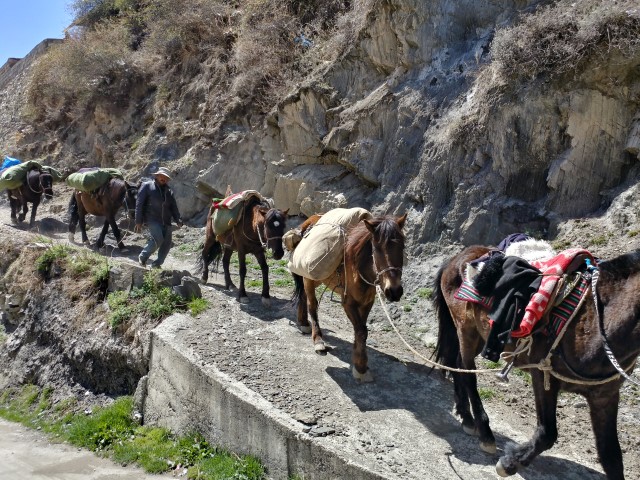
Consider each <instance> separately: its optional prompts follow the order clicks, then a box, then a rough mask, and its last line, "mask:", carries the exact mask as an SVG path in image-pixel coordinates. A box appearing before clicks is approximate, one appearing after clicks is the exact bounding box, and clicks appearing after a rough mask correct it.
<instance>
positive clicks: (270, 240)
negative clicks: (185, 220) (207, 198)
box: [198, 197, 289, 306]
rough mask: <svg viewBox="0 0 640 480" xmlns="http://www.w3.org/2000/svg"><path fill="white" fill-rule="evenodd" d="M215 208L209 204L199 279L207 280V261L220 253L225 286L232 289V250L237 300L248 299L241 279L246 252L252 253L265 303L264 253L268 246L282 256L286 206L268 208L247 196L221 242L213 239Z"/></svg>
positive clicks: (267, 298)
mask: <svg viewBox="0 0 640 480" xmlns="http://www.w3.org/2000/svg"><path fill="white" fill-rule="evenodd" d="M214 212H215V209H214V208H213V207H211V208H210V209H209V214H208V215H207V226H206V227H205V241H204V246H203V247H202V254H201V256H200V258H199V259H198V270H199V271H200V272H202V281H203V282H204V283H207V280H208V279H209V265H210V264H211V263H212V262H214V263H216V264H218V263H219V262H220V258H221V257H222V267H223V269H224V285H225V288H226V289H227V290H231V289H235V288H236V287H235V285H234V284H233V282H232V281H231V274H230V273H229V263H230V260H231V255H232V254H233V252H234V251H237V252H238V263H239V271H240V272H239V273H240V288H239V289H238V301H239V302H241V303H247V302H248V301H249V297H248V296H247V292H246V290H245V287H244V282H245V277H246V276H247V254H249V253H252V254H253V255H254V256H255V257H256V259H257V260H258V264H259V265H260V270H261V271H262V303H263V304H264V305H267V306H268V305H269V304H270V303H271V296H270V295H269V266H268V265H267V258H266V256H265V253H266V251H267V248H268V249H270V250H271V253H272V254H273V258H275V259H276V260H280V259H281V258H282V257H283V256H284V249H283V248H282V235H284V231H285V228H286V222H287V217H288V215H287V214H288V212H289V210H288V209H287V210H284V211H283V210H278V209H277V208H271V207H270V206H269V205H268V204H266V203H264V202H260V200H259V199H258V198H255V197H254V198H251V199H249V200H247V201H246V205H245V206H244V207H243V211H242V214H241V218H240V221H239V222H238V223H237V224H236V225H234V227H233V228H232V229H231V231H230V232H229V233H228V234H227V235H226V237H225V239H224V245H223V244H221V243H220V242H219V241H218V240H216V235H215V233H214V232H213V213H214Z"/></svg>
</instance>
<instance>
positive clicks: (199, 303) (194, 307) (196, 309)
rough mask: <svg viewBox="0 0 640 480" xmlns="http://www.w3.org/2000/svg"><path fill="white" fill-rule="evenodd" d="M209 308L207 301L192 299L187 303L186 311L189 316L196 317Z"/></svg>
mask: <svg viewBox="0 0 640 480" xmlns="http://www.w3.org/2000/svg"><path fill="white" fill-rule="evenodd" d="M207 308H209V301H208V300H207V299H206V298H201V297H200V298H192V299H191V300H189V301H188V302H187V309H188V310H189V311H190V312H191V315H193V316H194V317H195V316H198V315H200V314H201V313H202V312H204V311H205V310H206V309H207Z"/></svg>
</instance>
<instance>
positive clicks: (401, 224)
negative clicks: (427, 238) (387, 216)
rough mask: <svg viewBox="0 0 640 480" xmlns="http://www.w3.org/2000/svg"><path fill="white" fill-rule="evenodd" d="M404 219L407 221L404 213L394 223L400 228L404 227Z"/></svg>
mask: <svg viewBox="0 0 640 480" xmlns="http://www.w3.org/2000/svg"><path fill="white" fill-rule="evenodd" d="M406 221H407V214H406V213H405V214H404V215H402V216H401V217H400V218H398V219H397V220H396V223H397V224H398V226H399V227H400V230H402V229H403V228H404V224H405V222H406Z"/></svg>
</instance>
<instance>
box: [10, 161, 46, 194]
mask: <svg viewBox="0 0 640 480" xmlns="http://www.w3.org/2000/svg"><path fill="white" fill-rule="evenodd" d="M34 168H37V169H41V168H42V165H40V163H38V162H36V161H35V160H28V161H26V162H23V163H19V164H17V165H14V166H13V167H9V168H7V169H5V170H3V171H2V174H1V175H0V190H4V189H5V188H7V189H9V190H11V189H13V188H19V187H20V186H21V185H22V184H23V183H24V181H25V179H26V178H27V173H28V172H29V170H31V169H34Z"/></svg>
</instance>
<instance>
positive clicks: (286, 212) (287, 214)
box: [282, 208, 289, 218]
mask: <svg viewBox="0 0 640 480" xmlns="http://www.w3.org/2000/svg"><path fill="white" fill-rule="evenodd" d="M282 214H283V215H284V218H289V209H288V208H287V209H286V210H285V211H284V212H282Z"/></svg>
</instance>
